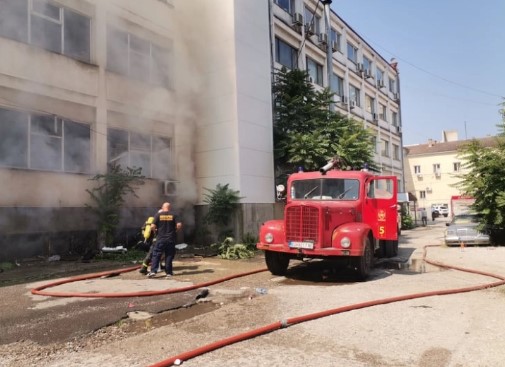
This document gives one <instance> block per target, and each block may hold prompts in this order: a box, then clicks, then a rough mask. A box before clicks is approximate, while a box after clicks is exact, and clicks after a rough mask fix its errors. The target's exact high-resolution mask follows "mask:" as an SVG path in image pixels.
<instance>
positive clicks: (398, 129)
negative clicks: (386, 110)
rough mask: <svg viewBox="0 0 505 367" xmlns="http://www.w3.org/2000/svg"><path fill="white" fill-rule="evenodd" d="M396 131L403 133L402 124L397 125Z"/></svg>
mask: <svg viewBox="0 0 505 367" xmlns="http://www.w3.org/2000/svg"><path fill="white" fill-rule="evenodd" d="M396 132H397V133H398V134H401V133H402V127H401V126H397V127H396Z"/></svg>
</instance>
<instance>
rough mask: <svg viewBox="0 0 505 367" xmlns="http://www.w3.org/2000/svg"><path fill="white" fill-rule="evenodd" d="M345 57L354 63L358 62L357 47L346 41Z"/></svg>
mask: <svg viewBox="0 0 505 367" xmlns="http://www.w3.org/2000/svg"><path fill="white" fill-rule="evenodd" d="M347 58H348V59H349V60H351V61H352V62H353V63H355V64H356V63H357V62H358V48H357V47H355V46H354V45H353V44H351V43H349V42H347Z"/></svg>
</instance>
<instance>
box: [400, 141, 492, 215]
mask: <svg viewBox="0 0 505 367" xmlns="http://www.w3.org/2000/svg"><path fill="white" fill-rule="evenodd" d="M477 140H478V141H479V143H480V144H481V145H482V146H485V147H489V146H494V145H495V144H496V138H495V137H488V138H480V139H477ZM470 141H471V140H458V135H457V133H456V132H454V131H444V132H443V134H442V140H441V141H435V140H432V139H430V140H429V141H428V142H427V143H425V144H417V145H408V146H405V148H404V151H405V153H404V158H405V163H404V167H405V185H406V188H407V191H408V192H410V193H412V194H414V196H415V197H416V199H417V204H416V206H417V208H423V207H424V208H426V210H427V211H428V212H430V210H431V206H432V205H437V204H446V205H447V206H448V207H449V216H451V215H452V213H451V212H450V210H451V206H450V200H451V197H452V196H458V195H462V194H463V193H462V192H461V191H460V190H459V189H458V187H457V186H456V184H457V183H458V182H460V181H461V178H459V176H460V175H462V174H465V173H467V172H468V171H467V168H465V161H464V158H463V157H462V156H461V154H460V148H461V147H463V146H464V145H465V144H468V143H469V142H470Z"/></svg>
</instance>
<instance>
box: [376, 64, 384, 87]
mask: <svg viewBox="0 0 505 367" xmlns="http://www.w3.org/2000/svg"><path fill="white" fill-rule="evenodd" d="M375 79H376V81H377V86H379V87H380V86H384V72H383V71H382V70H381V69H379V68H375Z"/></svg>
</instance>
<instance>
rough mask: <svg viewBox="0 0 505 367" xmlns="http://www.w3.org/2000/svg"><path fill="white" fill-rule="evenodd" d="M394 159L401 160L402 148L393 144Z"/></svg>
mask: <svg viewBox="0 0 505 367" xmlns="http://www.w3.org/2000/svg"><path fill="white" fill-rule="evenodd" d="M393 159H394V160H397V161H399V160H400V147H399V146H398V145H396V144H393Z"/></svg>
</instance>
